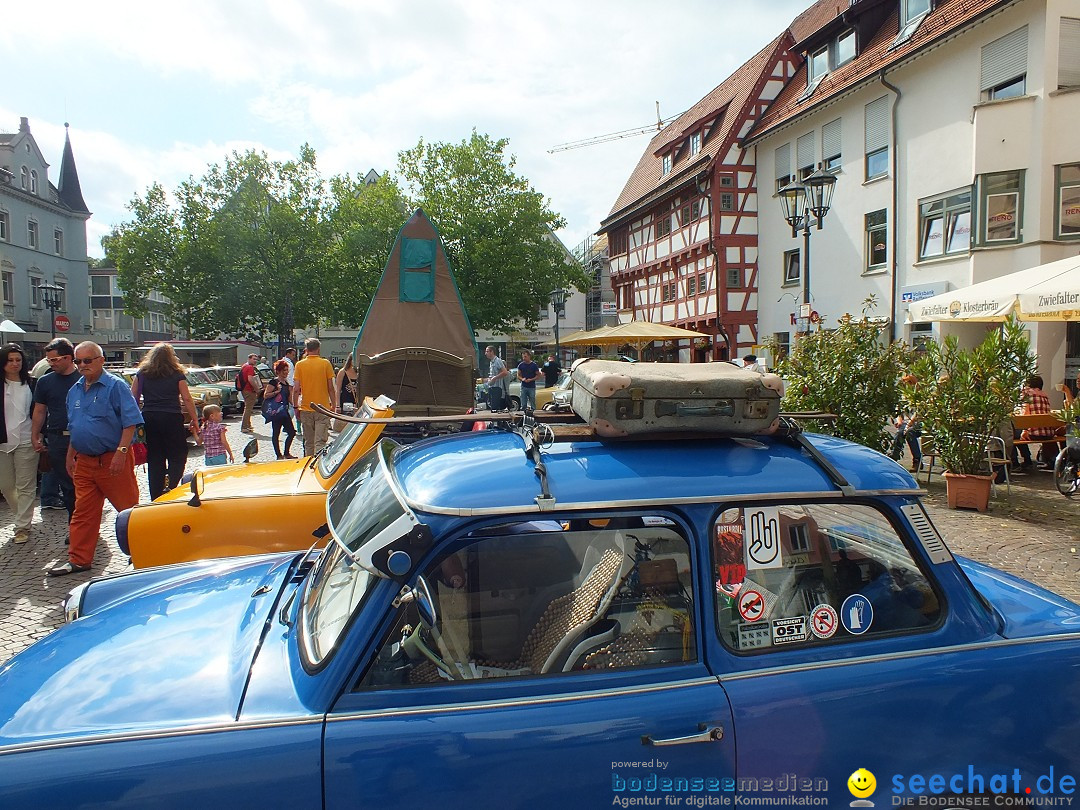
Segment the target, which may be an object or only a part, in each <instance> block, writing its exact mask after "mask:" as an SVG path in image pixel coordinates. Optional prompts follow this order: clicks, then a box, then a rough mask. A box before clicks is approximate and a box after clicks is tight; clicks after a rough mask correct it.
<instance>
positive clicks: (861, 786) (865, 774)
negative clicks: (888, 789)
mask: <svg viewBox="0 0 1080 810" xmlns="http://www.w3.org/2000/svg"><path fill="white" fill-rule="evenodd" d="M847 786H848V790H850V791H851V795H852V796H854V797H856V798H858V799H865V798H866V797H867V796H869V795H870V794H871V793H873V792H874V791H875V790H876V789H877V779H875V778H874V775H873V774H872V773H870V771H868V770H866V768H859V770H857V771H855V773H853V774H852V775H851V776H849V777H848V780H847Z"/></svg>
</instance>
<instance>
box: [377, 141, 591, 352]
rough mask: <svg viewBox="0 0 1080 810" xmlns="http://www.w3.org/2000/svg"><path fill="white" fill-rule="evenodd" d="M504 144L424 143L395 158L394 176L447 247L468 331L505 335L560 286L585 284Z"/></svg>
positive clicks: (556, 223) (559, 221)
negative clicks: (402, 182)
mask: <svg viewBox="0 0 1080 810" xmlns="http://www.w3.org/2000/svg"><path fill="white" fill-rule="evenodd" d="M507 144H508V141H507V140H506V139H499V140H493V139H492V138H491V137H490V136H488V135H479V134H477V132H476V131H475V130H473V133H472V135H471V137H470V138H469V139H467V140H463V141H461V143H457V144H449V143H425V142H424V141H423V140H422V139H421V140H420V142H419V143H418V144H417V145H416V146H415V147H413V148H412V149H407V150H405V151H403V152H401V153H399V155H398V171H399V172H400V174H401V176H402V177H403V178H404V180H405V181H406V183H407V184H408V189H409V191H410V193H411V194H412V195H413V198H414V200H415V202H416V204H418V205H419V206H420V207H421V208H423V209H424V212H425V213H426V214H427V215H428V216H429V217H430V218H431V219H432V221H433V222H434V223H435V225H436V227H437V228H438V229H439V233H440V235H441V236H442V239H443V243H444V244H445V246H446V252H447V256H448V258H449V260H450V265H451V267H452V268H453V270H454V274H455V276H456V277H457V281H458V286H459V288H460V291H461V296H462V299H463V300H464V302H465V307H466V309H467V310H468V313H469V318H470V319H471V320H472V323H473V326H475V327H477V328H480V329H492V330H495V331H503V332H505V331H509V330H510V329H512V328H514V327H515V326H516V325H517V324H518V323H519V322H523V323H524V324H525V325H526V327H527V328H533V327H535V326H536V323H537V311H538V309H539V308H540V307H541V306H544V305H546V304H547V302H548V300H549V294H550V292H551V291H552V290H554V289H556V288H559V287H571V286H572V287H576V288H577V289H578V290H581V291H583V292H584V291H585V290H587V289H588V285H589V283H590V281H589V278H588V276H587V275H586V273H585V271H584V270H583V268H582V267H581V266H580V264H579V263H578V262H577V261H575V260H574V259H573V258H572V257H570V256H569V255H568V254H567V252H566V251H565V250H564V248H563V247H562V245H561V244H560V243H559V241H558V240H557V239H556V238H555V237H554V232H555V231H556V230H558V229H559V228H562V227H563V226H564V225H565V224H566V223H565V221H564V220H563V218H562V217H561V216H559V215H558V214H556V213H555V212H554V211H552V210H551V209H550V207H549V201H548V200H546V199H545V198H544V197H543V195H541V194H540V193H539V192H537V191H536V190H534V189H533V188H532V187H531V186H530V185H529V183H528V181H527V180H526V179H525V178H523V177H521V176H519V175H517V174H516V173H515V172H514V167H515V165H516V159H515V158H514V156H513V155H507V153H506V147H507Z"/></svg>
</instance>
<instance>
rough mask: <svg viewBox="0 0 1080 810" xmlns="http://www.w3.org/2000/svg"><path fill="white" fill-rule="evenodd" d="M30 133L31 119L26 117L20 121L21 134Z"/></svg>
mask: <svg viewBox="0 0 1080 810" xmlns="http://www.w3.org/2000/svg"><path fill="white" fill-rule="evenodd" d="M29 131H30V119H28V118H27V117H26V116H25V115H24V116H22V117H21V118H20V119H19V132H29Z"/></svg>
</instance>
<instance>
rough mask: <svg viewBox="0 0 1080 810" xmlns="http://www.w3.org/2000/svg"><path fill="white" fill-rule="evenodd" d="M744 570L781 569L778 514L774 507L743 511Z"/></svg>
mask: <svg viewBox="0 0 1080 810" xmlns="http://www.w3.org/2000/svg"><path fill="white" fill-rule="evenodd" d="M743 525H745V527H746V535H747V537H746V569H747V570H748V571H755V570H761V569H765V568H782V567H783V565H784V560H783V556H782V555H781V553H780V512H779V510H778V509H777V508H776V507H775V506H760V507H757V508H754V509H747V510H745V513H744V517H743Z"/></svg>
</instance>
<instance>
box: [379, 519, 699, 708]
mask: <svg viewBox="0 0 1080 810" xmlns="http://www.w3.org/2000/svg"><path fill="white" fill-rule="evenodd" d="M464 542H465V545H464V547H463V548H460V550H458V551H456V552H455V553H452V554H447V555H442V556H441V557H439V558H437V559H436V560H435V562H434V563H433V564H432V565H430V566H427V567H426V569H425V570H424V571H423V576H424V579H425V580H426V582H427V583H428V586H429V588H430V590H431V594H432V598H433V600H434V603H435V608H436V613H437V616H438V620H437V625H436V627H434V628H425V627H423V626H422V625H421V623H420V621H419V617H418V616H417V613H416V610H415V607H414V606H412V605H409V604H407V605H406V606H404V607H403V608H401V609H400V615H399V616H397V617H396V621H395V622H394V624H393V629H392V630H391V632H390V634H389V636H388V637H387V638H386V639H385V641H384V643H383V644H382V646H381V648H380V651H379V654H378V656H377V658H376V660H375V661H374V662H373V663H372V665H371V666H370V668H369V669H368V672H367V673H366V675H365V676H364V679H363V681H362V682H361V684H360V688H371V687H385V686H413V685H426V684H436V683H451V682H457V681H468V680H475V679H478V678H507V677H520V676H528V675H548V674H554V673H560V672H582V671H595V670H612V669H624V668H628V667H642V666H652V665H661V664H672V663H678V662H685V661H695V660H697V649H696V643H695V634H694V621H693V616H694V610H693V585H692V583H693V576H692V573H691V564H690V563H691V557H690V549H689V544H688V543H687V541H686V539H685V537H684V536H683V535H682V533H681V532H680V531H679V529H678V527H677V526H676V524H675V523H674V522H673V521H671V520H668V519H666V518H656V517H649V518H642V517H632V518H627V517H617V518H610V519H593V520H581V519H578V520H571V521H566V522H558V521H553V520H547V521H539V522H537V521H532V522H528V523H513V524H507V525H503V526H499V527H495V528H493V529H488V530H485V531H484V532H478V533H476V534H474V535H472V536H471V537H470V538H467V539H466V540H465V541H464Z"/></svg>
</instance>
